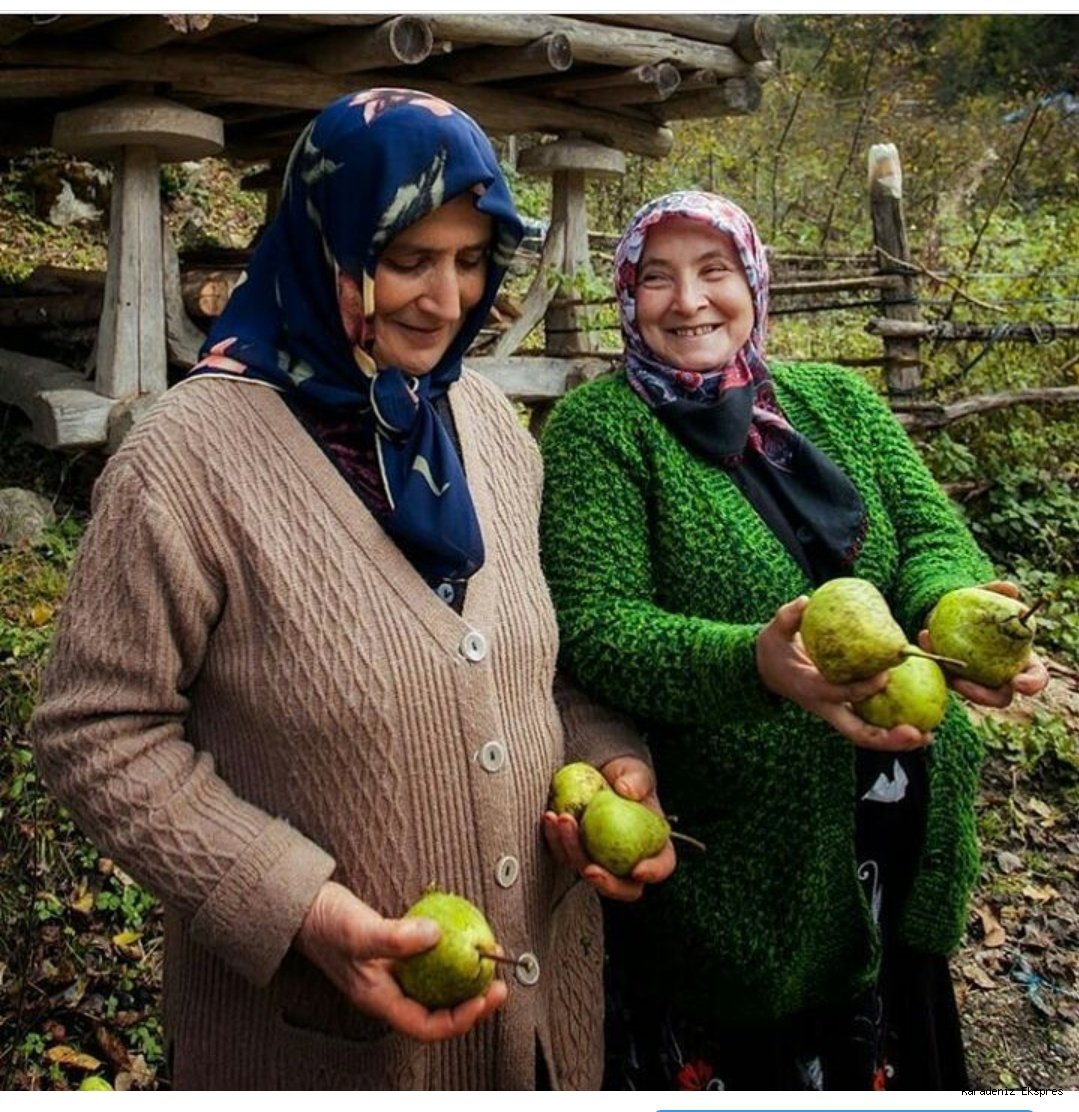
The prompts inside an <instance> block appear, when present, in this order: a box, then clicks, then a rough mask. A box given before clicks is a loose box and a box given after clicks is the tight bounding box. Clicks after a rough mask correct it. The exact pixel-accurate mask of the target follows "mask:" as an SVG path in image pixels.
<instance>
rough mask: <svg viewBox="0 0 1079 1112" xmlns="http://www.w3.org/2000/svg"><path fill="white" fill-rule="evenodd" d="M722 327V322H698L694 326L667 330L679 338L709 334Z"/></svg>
mask: <svg viewBox="0 0 1079 1112" xmlns="http://www.w3.org/2000/svg"><path fill="white" fill-rule="evenodd" d="M722 327H723V325H722V324H698V325H695V326H694V327H693V328H668V329H667V331H668V332H670V333H671V334H672V335H673V336H677V337H678V338H679V339H692V338H693V337H695V336H709V335H711V334H712V333H713V332H717V331H718V330H719V329H721V328H722Z"/></svg>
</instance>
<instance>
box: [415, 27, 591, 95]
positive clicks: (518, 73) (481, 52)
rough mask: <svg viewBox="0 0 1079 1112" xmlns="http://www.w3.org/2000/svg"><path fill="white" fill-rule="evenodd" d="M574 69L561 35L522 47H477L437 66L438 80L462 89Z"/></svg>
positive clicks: (569, 46) (566, 42) (537, 40)
mask: <svg viewBox="0 0 1079 1112" xmlns="http://www.w3.org/2000/svg"><path fill="white" fill-rule="evenodd" d="M572 65H573V47H572V46H571V45H570V41H569V39H568V38H567V37H566V36H565V35H564V34H563V33H562V32H561V31H556V32H554V33H553V34H549V35H543V36H542V37H541V38H538V39H536V40H535V41H534V42H530V43H526V44H525V45H524V46H509V47H503V46H490V47H485V46H479V47H476V48H475V49H474V50H462V51H459V52H458V53H457V54H455V55H454V56H453V57H452V58H450V59H448V60H447V61H445V62H440V63H439V65H438V68H437V70H436V73H437V76H438V77H440V78H443V79H445V80H446V81H456V82H459V83H460V84H462V85H477V84H480V83H481V82H482V83H484V84H486V83H487V82H489V81H509V80H511V79H513V78H519V77H532V76H534V75H535V74H539V73H551V72H555V73H563V72H565V71H566V70H568V69H569V68H570V66H572Z"/></svg>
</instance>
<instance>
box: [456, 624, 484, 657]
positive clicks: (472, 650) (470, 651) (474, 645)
mask: <svg viewBox="0 0 1079 1112" xmlns="http://www.w3.org/2000/svg"><path fill="white" fill-rule="evenodd" d="M461 652H462V653H463V654H464V655H465V656H466V657H467V658H468V659H469V660H471V661H472V663H473V664H478V663H479V662H480V661H481V660H483V659H484V657H486V656H487V638H486V637H484V636H483V634H482V633H480V631H479V630H478V629H473V630H469V632H468V633H466V634H465V635H464V637H463V638H462V639H461Z"/></svg>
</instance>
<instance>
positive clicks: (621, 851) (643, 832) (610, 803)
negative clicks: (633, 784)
mask: <svg viewBox="0 0 1079 1112" xmlns="http://www.w3.org/2000/svg"><path fill="white" fill-rule="evenodd" d="M670 836H671V828H670V826H669V824H668V823H667V820H666V819H665V818H664V817H663V816H662V815H658V814H656V812H655V811H653V810H652V809H651V808H650V807H645V805H644V804H643V803H637V802H635V801H634V800H632V799H625V798H624V797H623V796H620V795H619V794H618V793H617V792H613V791H601V792H596V794H595V795H594V796H593V797H592V800H591V802H590V803H589V804H588V806H587V807H586V808H585V810H584V815H583V816H582V818H581V842H582V843H583V845H584V850H585V853H587V854H588V856H589V857H590V858H591V859H592V860H593V861H595V863H596V864H597V865H602V866H603V867H604V868H605V869H606V870H607V871H608V872H610V873H614V875H615V876H629V874H630V873H631V872H633V870H634V868H635V867H636V866H637V864H638V863H639V862H641V861H643V860H644V859H645V858H646V857H654V856H655V855H656V854H657V853H659V851H660V850H661V849H663V847H664V846H665V845H666V844H667V839H668V838H669V837H670Z"/></svg>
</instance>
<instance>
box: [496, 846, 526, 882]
mask: <svg viewBox="0 0 1079 1112" xmlns="http://www.w3.org/2000/svg"><path fill="white" fill-rule="evenodd" d="M520 875H521V863H520V861H518V860H517V858H516V857H514V856H512V855H511V854H508V853H507V854H506V855H505V856H504V857H500V858H499V859H498V864H497V865H496V866H495V880H496V881H497V882H498V886H499V888H512V887H513V886H514V885H515V884H516V883H517V878H518V877H519V876H520Z"/></svg>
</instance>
